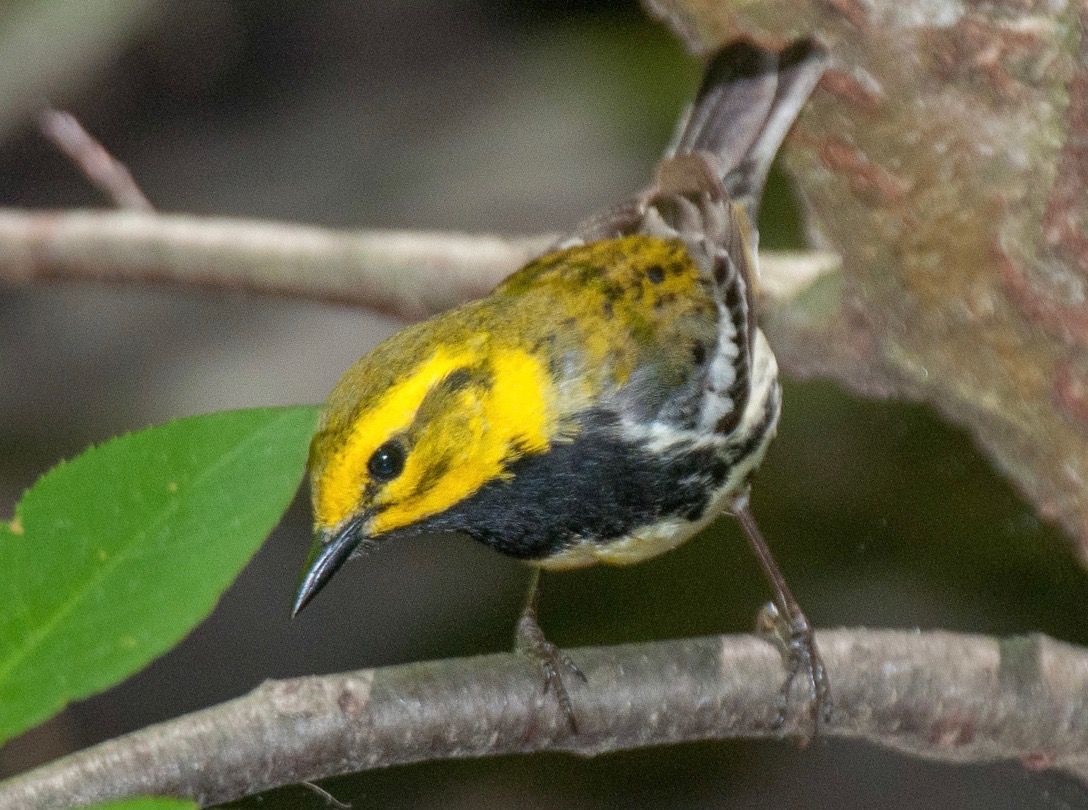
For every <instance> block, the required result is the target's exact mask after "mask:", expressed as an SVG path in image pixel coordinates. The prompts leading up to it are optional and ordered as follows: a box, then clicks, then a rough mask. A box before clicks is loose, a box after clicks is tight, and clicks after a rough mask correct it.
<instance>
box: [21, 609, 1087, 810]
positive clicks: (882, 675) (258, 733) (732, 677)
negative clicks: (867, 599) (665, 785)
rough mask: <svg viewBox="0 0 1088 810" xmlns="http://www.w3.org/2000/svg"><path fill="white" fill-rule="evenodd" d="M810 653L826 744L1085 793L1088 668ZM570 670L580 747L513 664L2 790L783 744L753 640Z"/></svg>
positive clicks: (877, 647) (763, 661)
mask: <svg viewBox="0 0 1088 810" xmlns="http://www.w3.org/2000/svg"><path fill="white" fill-rule="evenodd" d="M817 640H818V643H819V647H820V650H821V652H822V653H823V656H824V660H825V662H826V664H827V670H828V675H829V677H830V679H831V681H832V683H833V684H834V687H835V705H834V707H833V710H832V712H831V715H830V717H829V718H828V721H827V723H826V725H824V726H823V727H822V731H823V733H825V734H827V735H829V736H835V737H846V738H853V739H861V740H868V741H870V742H874V743H878V744H880V745H884V746H886V747H889V748H893V749H896V750H899V751H904V752H910V753H913V754H915V755H919V756H924V757H928V758H932V759H936V760H942V761H945V762H961V763H962V762H991V761H995V760H1002V759H1019V760H1021V761H1023V762H1024V763H1025V764H1026V765H1029V766H1030V767H1032V768H1033V769H1036V770H1037V769H1040V768H1055V769H1060V770H1063V771H1067V772H1069V773H1071V774H1073V775H1075V776H1076V777H1077V778H1079V779H1080V780H1082V781H1085V782H1088V650H1084V649H1081V648H1077V647H1073V646H1071V645H1068V644H1063V643H1061V642H1057V641H1053V640H1051V639H1048V638H1046V637H1045V636H1026V637H1017V638H1010V639H1001V640H999V639H993V638H986V637H983V636H971V635H961V634H954V633H943V632H932V633H920V632H909V631H879V630H856V631H850V630H838V631H831V632H821V633H818V634H817ZM571 654H572V658H573V659H574V661H575V662H576V663H577V665H578V666H579V668H580V669H581V670H582V671H583V672H585V673H586V676H587V683H585V684H582V683H580V682H574V681H572V682H571V684H570V685H571V697H572V698H573V700H574V708H575V711H576V712H577V713H578V727H579V733H578V734H577V735H573V734H571V731H570V726H569V724H568V723H567V721H566V718H565V717H563V716H562V714H561V713H560V712H559V710H558V707H557V704H556V702H555V701H554V700H553V699H551V697H550V696H549V695H545V694H543V693H542V691H541V689H540V681H539V677H540V676H539V672H538V671H537V670H536V668H535V667H534V665H533V663H532V662H531V661H529V660H527V659H526V658H525V657H524V656H520V655H516V654H505V655H492V656H482V657H477V658H462V659H452V660H448V661H437V662H431V663H421V664H408V665H405V666H397V667H386V668H382V669H374V670H363V671H360V672H354V673H348V674H344V675H328V676H324V677H309V678H299V679H295V680H288V681H270V682H267V683H265V684H264V685H263V686H261V687H259V688H258V689H256V690H254V691H253V692H251V693H250V694H249V695H246V696H245V697H241V698H238V699H236V700H233V701H231V702H229V703H224V704H221V705H219V706H215V707H212V708H210V709H205V710H203V711H199V712H195V713H194V714H190V715H185V716H183V717H179V718H177V719H175V720H171V721H169V722H166V723H161V724H159V725H156V726H151V727H148V728H145V729H143V730H141V731H137V732H135V733H133V734H129V735H126V736H124V737H119V738H117V739H114V740H111V741H108V742H105V743H103V744H101V745H98V746H95V747H93V748H90V749H87V750H85V751H81V752H79V753H76V754H73V755H71V756H68V757H65V758H64V759H61V760H58V761H56V762H53V763H51V764H49V765H46V766H44V767H42V768H39V769H37V770H35V771H31V772H29V773H27V774H24V775H22V776H18V777H15V778H13V779H11V780H9V781H7V782H4V783H0V810H16V808H18V810H33V808H53V807H59V806H68V805H70V804H80V803H89V802H96V801H103V800H107V799H114V798H123V797H130V796H139V795H147V794H152V795H164V796H178V797H190V798H193V799H196V800H197V801H199V802H202V803H204V804H211V803H217V802H224V801H230V800H233V799H237V798H239V797H241V796H244V795H249V794H253V793H257V792H260V791H264V790H268V789H270V788H273V787H276V786H279V785H284V784H290V783H297V782H302V781H311V780H317V779H322V778H325V777H329V776H334V775H337V774H342V773H348V772H353V771H362V770H367V769H371V768H380V767H384V766H388V765H394V764H402V763H410V762H419V761H423V760H428V761H431V760H437V759H455V758H465V757H484V756H496V755H500V754H510V753H529V752H535V751H567V752H570V753H574V754H578V755H581V756H593V755H595V754H600V753H604V752H607V751H617V750H623V749H631V748H640V747H645V746H651V745H660V744H664V743H677V742H683V741H688V740H711V739H725V738H736V737H749V738H769V737H774V736H777V735H776V732H774V731H772V730H771V729H772V728H773V726H774V724H775V721H776V718H777V715H778V706H777V701H778V698H779V687H780V685H781V681H782V678H783V677H784V676H783V672H782V662H781V658H780V656H779V653H778V651H777V650H776V649H775V648H773V647H772V646H771V645H769V644H767V643H765V642H763V641H760V640H758V639H756V638H754V637H752V636H725V637H711V638H701V639H685V640H673V641H663V642H655V643H647V644H630V645H624V646H618V647H597V648H584V649H580V650H573V651H571ZM796 731H797V729H795V728H792V727H790V726H787V728H785V729H784V732H785V733H787V734H792V733H795V732H796Z"/></svg>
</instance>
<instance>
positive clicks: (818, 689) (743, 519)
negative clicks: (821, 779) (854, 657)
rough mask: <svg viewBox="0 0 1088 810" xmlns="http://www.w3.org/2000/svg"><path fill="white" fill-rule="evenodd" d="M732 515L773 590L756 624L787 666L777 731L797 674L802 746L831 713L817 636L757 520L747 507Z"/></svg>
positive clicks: (826, 680)
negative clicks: (801, 690) (803, 714)
mask: <svg viewBox="0 0 1088 810" xmlns="http://www.w3.org/2000/svg"><path fill="white" fill-rule="evenodd" d="M734 514H735V515H736V517H737V520H739V521H740V525H741V526H742V527H744V533H745V534H746V535H747V536H748V542H750V543H751V544H752V548H753V549H754V550H755V552H756V556H757V557H759V562H760V564H761V565H762V566H763V571H764V572H765V573H766V574H767V579H768V580H769V581H770V583H771V587H772V588H774V601H773V602H770V603H768V604H767V605H766V606H764V608H763V609H762V610H761V611H760V613H759V617H758V619H757V622H756V629H757V630H758V631H759V633H760V634H761V635H762V636H763V637H764V638H766V639H768V640H769V641H771V642H772V643H773V644H775V646H777V647H778V648H779V650H781V652H782V656H783V658H784V659H785V663H786V673H787V674H786V682H785V684H783V686H782V709H781V711H780V712H779V715H778V720H777V721H776V723H775V727H776V728H781V727H782V726H783V725H784V724H785V722H786V712H787V708H788V706H789V698H790V694H791V693H792V691H793V684H794V681H795V680H796V679H797V677H798V676H799V675H800V676H802V677H804V679H805V691H806V694H805V698H806V700H805V708H806V710H807V712H808V718H807V719H808V723H807V725H808V729H807V730H806V731H802V744H804V743H807V742H808V741H809V739H811V738H812V737H813V736H815V735H816V732H817V731H818V730H819V728H820V724H821V723H822V722H825V721H827V719H828V716H829V715H830V712H831V688H830V685H829V684H828V679H827V671H826V670H825V669H824V662H823V659H821V658H820V653H819V651H818V650H817V649H816V637H815V635H814V634H813V632H812V628H811V627H810V626H809V623H808V619H807V618H806V617H805V614H804V611H802V610H801V606H800V605H799V604H797V600H796V599H794V598H793V594H792V593H791V592H790V588H789V585H787V584H786V578H785V577H784V576H782V572H781V571H779V570H778V565H777V564H776V563H775V561H774V557H773V556H772V555H771V549H770V547H769V546H768V545H767V541H766V540H764V539H763V535H762V534H761V533H760V531H759V527H758V526H756V519H755V517H753V515H752V511H751V509H749V507H748V505H747V504H745V505H744V506H742V507H740V508H739V509H736V510H735V511H734Z"/></svg>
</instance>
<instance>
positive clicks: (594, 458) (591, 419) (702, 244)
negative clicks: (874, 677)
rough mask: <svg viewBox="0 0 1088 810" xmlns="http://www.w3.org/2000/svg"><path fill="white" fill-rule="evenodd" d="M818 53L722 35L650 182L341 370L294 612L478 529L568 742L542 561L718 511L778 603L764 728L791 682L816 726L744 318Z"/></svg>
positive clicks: (622, 556) (630, 557)
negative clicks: (543, 599)
mask: <svg viewBox="0 0 1088 810" xmlns="http://www.w3.org/2000/svg"><path fill="white" fill-rule="evenodd" d="M827 59H828V54H827V52H826V50H825V49H824V48H823V46H822V45H820V44H819V43H817V42H816V41H814V40H811V39H801V40H797V41H794V42H792V43H790V44H788V45H786V46H785V47H783V48H781V49H774V48H769V47H764V46H762V45H760V44H757V43H755V42H753V41H749V40H747V39H740V40H736V41H734V42H732V43H730V44H728V45H726V46H724V47H723V48H722V49H721V50H719V51H718V52H717V53H716V54H715V55H714V56H713V57H712V58H711V59H710V60H709V63H708V66H707V70H706V73H705V77H704V79H703V82H702V84H701V86H700V88H699V90H698V92H697V93H696V96H695V99H694V101H693V102H692V104H691V105H690V106H689V108H688V110H687V112H686V114H685V115H684V116H683V117H682V118H681V120H680V123H679V124H678V127H677V130H676V135H675V136H674V138H673V140H672V143H671V144H670V145H669V147H668V149H667V150H666V152H665V155H664V157H663V158H662V159H661V161H660V162H659V163H658V165H657V167H656V170H655V172H654V175H653V178H652V180H651V182H650V183H649V184H648V185H647V186H646V187H645V188H644V189H643V190H642V191H640V192H638V193H637V194H635V195H634V196H633V197H631V198H630V199H628V200H626V201H624V202H622V203H620V204H618V205H616V206H613V207H611V208H609V209H607V210H604V211H601V212H598V213H596V214H594V215H592V216H590V217H588V218H586V219H584V220H583V221H582V222H581V223H579V224H578V225H577V226H576V227H575V228H574V229H573V230H571V231H570V232H569V233H567V234H566V235H565V236H564V237H563V238H562V239H561V240H559V241H558V242H556V243H555V244H554V245H553V246H552V248H551V249H550V250H548V251H547V252H546V253H545V254H544V255H542V256H540V257H539V258H536V259H534V260H532V261H530V262H529V263H528V264H526V265H525V266H524V267H522V268H521V269H519V270H517V271H516V272H514V273H513V274H512V275H510V276H509V277H508V278H506V279H505V280H504V281H502V282H501V283H500V284H499V285H498V286H497V287H496V288H495V289H494V290H493V291H492V292H491V293H490V294H489V295H487V296H486V297H484V298H482V299H479V300H477V301H473V302H470V303H468V304H465V305H463V306H460V307H458V308H455V309H452V310H449V311H446V312H444V313H441V314H439V315H437V316H435V317H433V318H431V319H429V320H426V321H422V322H419V323H416V324H413V325H410V326H408V327H407V328H405V329H404V330H403V331H401V332H399V333H397V334H395V335H393V336H392V337H390V338H388V339H387V340H385V341H384V342H382V343H381V344H379V345H378V346H377V347H376V348H374V349H373V350H372V351H371V352H370V353H368V354H366V355H364V356H363V357H361V358H360V359H359V360H357V361H356V362H355V363H354V364H353V365H352V366H351V367H350V368H349V369H348V370H347V371H346V372H345V373H344V375H343V377H342V378H341V379H340V380H339V382H338V383H337V384H336V386H335V387H334V388H333V390H332V392H331V393H330V395H329V397H328V401H327V404H326V406H325V409H324V411H323V414H322V417H321V419H320V422H319V425H318V429H317V431H316V433H315V435H314V437H313V439H312V442H311V445H310V454H309V460H308V472H309V481H310V489H311V499H312V507H313V516H314V541H313V545H312V548H311V550H310V554H309V556H308V558H307V560H306V563H305V565H304V568H303V573H302V577H301V579H300V583H299V586H298V590H297V595H296V597H295V600H294V605H293V614H294V615H297V614H298V613H299V611H301V610H302V609H303V608H304V607H305V606H306V605H307V604H308V603H309V602H310V601H311V600H312V599H313V598H314V596H316V595H317V593H318V592H319V591H320V590H321V589H322V588H323V587H325V585H326V584H327V583H328V582H329V581H330V579H331V578H332V577H333V575H334V574H335V573H336V572H337V571H338V570H339V569H340V567H341V566H342V565H343V564H344V563H345V562H346V561H347V560H348V559H349V558H350V557H353V556H359V555H361V554H362V553H364V552H367V551H370V550H373V549H374V548H376V547H378V546H380V545H382V544H384V543H387V542H389V541H392V540H395V539H404V538H410V537H415V536H419V535H422V534H434V533H446V532H459V533H463V534H465V535H468V536H469V537H471V538H473V539H475V540H478V541H480V542H482V543H484V544H486V545H487V546H490V547H491V548H493V549H495V550H496V551H498V552H501V553H503V554H506V555H509V556H512V557H515V558H518V559H520V560H523V561H525V562H526V563H528V565H529V566H530V570H531V574H530V583H529V592H528V596H527V598H526V602H525V608H524V610H523V612H522V614H521V616H520V618H519V620H518V622H517V625H516V633H515V636H516V648H517V649H518V650H520V651H522V652H524V653H526V654H528V655H529V656H530V657H531V658H533V659H534V660H535V661H536V662H537V664H538V665H539V667H540V669H541V672H542V674H543V681H544V685H545V691H551V692H553V693H554V695H555V698H556V700H557V701H558V704H559V707H560V708H561V709H562V711H563V713H564V715H565V716H566V717H567V719H568V721H569V723H570V726H571V729H572V731H575V732H577V728H578V726H577V721H576V713H575V711H574V706H573V703H572V700H571V697H570V690H569V689H568V688H567V681H568V680H569V678H567V679H564V675H568V676H573V677H576V678H578V679H580V680H585V676H584V675H583V674H582V673H581V671H580V670H579V669H578V668H577V666H576V665H575V664H574V662H573V661H572V660H571V659H570V658H569V657H568V656H567V655H566V654H564V653H563V652H562V651H561V650H559V649H558V648H557V647H556V646H555V645H554V644H552V643H551V642H550V641H549V640H548V638H547V636H546V635H545V634H544V632H543V630H542V629H541V627H540V624H539V621H538V618H537V616H538V599H539V593H540V576H541V572H542V571H545V570H547V571H553V570H565V569H575V568H581V567H583V566H587V565H591V564H594V563H605V564H613V565H627V564H632V563H638V562H642V561H644V560H648V559H650V558H652V557H656V556H657V555H659V554H662V553H664V552H666V551H668V550H670V549H672V548H675V547H676V546H678V545H680V544H681V543H683V542H684V541H686V540H688V539H689V538H691V537H692V536H694V535H696V534H697V533H698V532H699V531H700V530H702V529H703V528H704V527H706V526H707V525H708V524H709V523H710V522H711V521H712V520H714V519H715V518H716V517H718V516H719V515H722V514H726V513H728V514H732V515H733V516H734V517H736V518H737V519H738V521H739V522H740V525H741V526H742V528H743V529H744V532H745V534H746V536H747V537H748V540H749V541H750V543H751V546H752V548H753V550H754V551H755V553H756V556H757V557H758V559H759V562H760V564H761V565H762V567H763V570H764V572H765V573H766V576H767V578H768V580H769V584H770V587H771V590H772V592H773V599H772V601H770V602H769V603H768V605H767V606H765V607H764V608H763V610H762V612H761V613H760V614H759V622H758V626H759V627H760V628H761V629H762V631H763V632H764V634H765V635H766V637H768V638H769V639H771V640H774V641H775V642H776V643H777V644H778V646H779V648H780V650H781V652H782V655H783V657H784V661H785V665H786V669H787V677H786V680H785V681H784V683H783V685H782V692H781V703H782V707H781V710H780V712H779V714H778V723H777V724H778V725H779V726H781V725H783V724H784V723H785V722H786V706H787V704H788V703H789V701H790V696H791V694H794V693H795V691H796V692H799V694H800V696H801V699H802V709H801V712H802V718H803V722H799V723H797V724H795V725H797V726H799V727H804V728H808V727H809V726H811V727H812V729H813V730H812V731H811V732H802V735H805V734H809V735H810V734H811V733H815V729H816V728H818V726H819V723H820V722H821V718H822V717H824V716H826V713H827V711H828V707H829V705H830V686H829V683H828V678H827V674H826V670H825V667H824V664H823V661H822V659H821V656H820V655H819V651H818V650H817V647H816V642H815V637H814V633H813V631H812V629H811V625H810V623H809V621H808V619H807V617H806V616H805V613H804V612H803V611H802V609H801V607H800V605H799V603H798V601H797V600H796V598H795V597H794V596H793V594H792V593H791V591H790V589H789V586H788V584H787V582H786V579H785V577H784V576H783V574H782V573H781V571H780V569H779V567H778V565H777V564H776V562H775V560H774V557H773V556H772V554H771V550H770V547H769V545H768V544H767V542H766V541H765V539H764V538H763V536H762V534H761V533H760V531H759V528H758V525H757V523H756V521H755V518H754V516H753V514H752V511H751V507H750V505H749V493H750V490H751V485H752V479H753V476H754V475H755V473H756V471H757V469H758V468H759V466H760V463H761V462H762V460H763V457H764V455H765V453H766V451H767V447H768V445H769V444H770V442H771V439H772V437H773V436H774V434H775V431H776V428H777V423H778V419H779V414H780V410H781V401H782V397H781V387H780V384H779V382H778V369H777V363H776V360H775V356H774V353H773V351H772V349H771V347H770V345H769V343H768V341H767V338H766V336H765V335H764V333H763V331H762V329H761V328H760V327H759V325H758V322H757V317H756V315H757V313H756V305H757V295H758V283H759V267H758V253H757V251H758V240H759V235H758V232H757V230H756V226H755V223H756V216H757V213H758V209H759V205H760V200H761V197H762V194H763V187H764V184H765V182H766V178H767V174H768V171H769V169H770V166H771V163H772V161H773V160H774V157H775V155H776V153H777V152H778V150H779V148H780V146H781V144H782V142H783V140H784V139H785V137H786V135H787V133H788V131H789V129H790V128H791V126H792V125H793V123H794V121H795V119H796V118H797V116H798V115H799V113H800V111H801V109H802V107H803V106H804V104H805V103H806V101H807V99H808V97H809V96H810V94H811V93H812V91H813V90H814V88H815V86H816V84H817V82H818V80H819V78H820V75H821V74H822V72H823V70H824V68H825V65H826V63H827ZM795 683H798V684H800V688H799V689H797V690H795V687H794V684H795Z"/></svg>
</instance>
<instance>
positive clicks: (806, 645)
mask: <svg viewBox="0 0 1088 810" xmlns="http://www.w3.org/2000/svg"><path fill="white" fill-rule="evenodd" d="M756 631H757V632H758V633H759V635H761V636H762V637H763V638H765V639H766V640H767V641H769V642H770V643H772V644H774V645H775V647H777V648H778V650H779V652H780V653H781V654H782V658H783V662H784V663H785V665H786V680H785V682H784V683H783V684H782V689H781V691H780V694H779V698H780V701H781V702H780V708H779V712H778V717H777V718H776V720H775V723H774V729H775V730H776V731H781V730H782V729H783V728H785V727H786V726H787V721H788V720H789V719H790V714H791V712H790V704H791V697H792V695H793V694H794V684H795V683H798V676H802V677H803V678H804V681H803V686H802V688H803V689H804V695H803V698H802V699H803V705H802V707H801V711H802V712H803V716H802V717H801V718H798V719H797V721H796V722H795V723H794V724H793V725H795V726H796V727H797V729H798V733H799V736H800V742H801V745H802V746H804V745H807V744H808V743H809V741H810V740H812V738H813V737H815V736H816V734H817V733H818V732H819V730H820V726H821V725H822V724H823V723H826V722H828V721H829V719H830V717H831V689H830V687H829V685H828V678H827V670H826V669H825V668H824V662H823V659H822V658H821V657H820V653H819V651H818V650H817V649H816V637H815V635H814V634H813V632H812V628H811V627H810V626H809V623H808V619H806V618H805V615H804V614H803V613H801V612H799V611H797V612H795V613H793V615H789V614H788V613H787V612H786V611H784V610H782V609H780V608H779V606H778V605H776V604H775V603H774V602H769V603H768V604H766V605H764V606H763V609H762V610H760V612H759V615H758V617H757V619H756Z"/></svg>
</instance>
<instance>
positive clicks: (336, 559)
mask: <svg viewBox="0 0 1088 810" xmlns="http://www.w3.org/2000/svg"><path fill="white" fill-rule="evenodd" d="M365 525H366V520H365V518H363V517H358V518H355V519H354V520H350V521H348V522H347V523H345V524H344V525H343V526H341V527H340V528H339V529H338V530H336V531H333V532H322V533H321V534H319V535H318V536H317V539H316V540H314V545H313V547H312V548H311V549H310V556H309V557H308V558H307V559H306V565H305V566H304V567H303V569H302V579H301V581H300V582H299V585H298V595H297V596H295V604H294V606H293V607H292V608H291V615H292V616H297V615H298V614H299V613H300V612H301V611H302V609H303V608H304V607H306V605H308V604H309V603H310V600H311V599H313V598H314V597H315V596H317V594H318V592H319V591H320V590H321V589H322V588H324V587H325V585H326V583H328V581H329V580H330V579H332V577H333V574H335V573H336V572H337V571H339V570H340V566H341V565H343V564H344V563H345V562H347V560H348V557H350V556H351V552H353V551H355V549H356V548H358V546H359V544H360V543H361V542H363V540H364V539H365V535H364V534H363V528H364V526H365Z"/></svg>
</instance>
